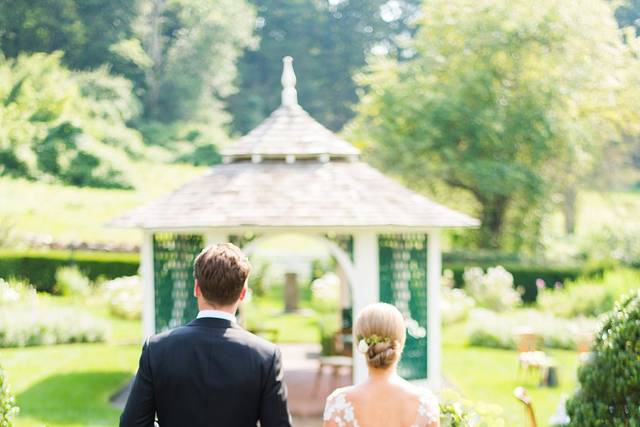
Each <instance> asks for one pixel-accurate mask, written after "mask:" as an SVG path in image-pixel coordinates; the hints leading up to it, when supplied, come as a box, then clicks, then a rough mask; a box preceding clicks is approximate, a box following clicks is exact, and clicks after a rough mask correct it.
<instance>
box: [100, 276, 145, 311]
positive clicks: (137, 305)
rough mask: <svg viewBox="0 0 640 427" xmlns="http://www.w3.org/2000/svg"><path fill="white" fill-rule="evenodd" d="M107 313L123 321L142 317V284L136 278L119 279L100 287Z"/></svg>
mask: <svg viewBox="0 0 640 427" xmlns="http://www.w3.org/2000/svg"><path fill="white" fill-rule="evenodd" d="M101 292H102V294H103V295H104V297H105V299H106V301H107V305H108V306H109V312H110V313H111V314H112V315H114V316H116V317H120V318H123V319H140V318H141V316H142V284H141V283H140V278H139V277H138V276H130V277H120V278H118V279H114V280H111V281H108V282H105V283H103V284H102V286H101Z"/></svg>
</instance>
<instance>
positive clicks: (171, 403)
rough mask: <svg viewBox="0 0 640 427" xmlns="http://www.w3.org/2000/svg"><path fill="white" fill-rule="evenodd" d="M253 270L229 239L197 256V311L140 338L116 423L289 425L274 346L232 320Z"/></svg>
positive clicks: (164, 426)
mask: <svg viewBox="0 0 640 427" xmlns="http://www.w3.org/2000/svg"><path fill="white" fill-rule="evenodd" d="M250 270H251V265H250V264H249V261H248V260H247V258H246V256H245V255H244V254H243V253H242V252H241V251H240V249H238V248H237V247H236V246H234V245H232V244H230V243H221V244H217V245H211V246H209V247H207V248H205V249H204V250H203V251H202V252H201V253H200V255H198V257H197V258H196V260H195V263H194V268H193V272H194V276H195V287H194V294H195V297H196V298H197V299H198V308H199V309H200V312H199V313H198V318H197V319H195V320H193V321H191V322H190V323H188V324H187V325H185V326H182V327H179V328H176V329H173V330H171V331H167V332H164V333H161V334H158V335H155V336H152V337H151V338H149V339H148V340H147V341H146V342H145V344H144V346H143V347H142V355H141V356H140V366H139V367H138V373H137V374H136V378H135V380H134V382H133V387H132V390H131V394H130V395H129V399H128V401H127V405H126V406H125V408H124V412H123V413H122V416H121V417H120V426H121V427H130V426H136V427H137V426H149V427H151V426H153V423H154V419H155V417H156V416H157V422H158V423H159V424H160V427H183V426H190V427H199V426H207V427H211V426H220V427H236V426H237V427H255V425H256V423H257V422H258V421H260V426H261V427H290V426H291V421H290V417H289V412H288V410H287V392H286V389H285V385H284V382H283V374H282V362H281V359H280V351H279V350H278V347H276V346H275V345H273V344H271V343H269V342H267V341H265V340H263V339H261V338H258V337H256V336H254V335H252V334H250V333H249V332H247V331H245V330H244V329H242V328H241V327H240V326H238V324H237V323H236V319H235V312H236V310H237V309H238V306H239V305H240V302H241V301H242V300H243V299H244V297H245V295H246V292H247V288H246V281H247V276H248V275H249V271H250Z"/></svg>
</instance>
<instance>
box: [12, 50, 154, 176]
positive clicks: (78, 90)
mask: <svg viewBox="0 0 640 427" xmlns="http://www.w3.org/2000/svg"><path fill="white" fill-rule="evenodd" d="M61 56H62V55H61V53H53V54H44V53H37V54H33V55H27V54H21V55H19V56H18V57H17V58H15V59H9V60H5V59H4V58H2V57H0V176H2V175H9V176H17V177H21V178H29V179H46V180H54V181H60V182H63V183H66V184H72V185H78V186H94V187H111V188H114V187H117V188H130V187H132V186H133V183H132V182H131V181H130V180H129V177H128V176H127V173H126V168H127V164H128V161H129V158H130V156H134V155H139V154H140V150H141V144H142V143H141V139H140V135H139V134H138V133H137V132H136V131H135V130H133V129H131V128H128V127H127V125H126V121H127V120H128V119H129V118H130V117H131V116H132V115H134V114H135V110H136V107H135V106H136V100H135V98H133V97H132V95H131V89H132V87H131V83H130V82H129V81H128V80H126V79H124V78H118V77H112V76H110V75H109V74H108V73H107V72H106V71H105V70H95V71H91V72H72V71H70V70H69V69H67V68H66V67H64V66H63V65H61ZM125 152H126V153H129V154H130V156H127V155H126V154H125Z"/></svg>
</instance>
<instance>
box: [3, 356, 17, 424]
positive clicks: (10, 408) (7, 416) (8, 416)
mask: <svg viewBox="0 0 640 427" xmlns="http://www.w3.org/2000/svg"><path fill="white" fill-rule="evenodd" d="M17 414H18V407H17V406H16V401H15V398H14V397H13V395H12V394H11V390H10V389H9V384H8V383H7V378H6V376H5V375H4V371H3V370H2V368H0V427H11V426H12V425H13V418H14V417H15V416H16V415H17Z"/></svg>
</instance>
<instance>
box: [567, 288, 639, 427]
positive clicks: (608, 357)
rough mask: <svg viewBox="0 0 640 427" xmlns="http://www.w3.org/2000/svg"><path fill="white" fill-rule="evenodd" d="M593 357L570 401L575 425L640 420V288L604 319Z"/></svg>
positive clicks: (617, 424) (618, 425) (629, 423)
mask: <svg viewBox="0 0 640 427" xmlns="http://www.w3.org/2000/svg"><path fill="white" fill-rule="evenodd" d="M592 351H593V358H592V360H591V361H590V362H589V363H587V364H586V365H584V366H583V367H581V368H580V369H579V371H578V380H579V381H580V389H579V390H578V391H577V392H576V394H575V395H574V396H573V397H572V398H571V399H570V400H569V401H568V402H567V412H568V414H569V417H570V418H571V424H570V425H572V426H581V427H582V426H584V427H591V426H593V427H596V426H604V425H606V426H613V427H623V426H624V427H627V426H634V425H637V420H640V363H639V360H640V292H639V291H636V292H634V293H632V294H631V295H630V296H629V297H627V298H625V299H623V300H622V301H621V302H620V304H619V305H618V306H617V307H616V309H615V311H614V312H612V313H611V314H610V315H609V317H608V318H607V320H606V321H605V322H604V324H603V326H602V329H601V330H600V332H599V334H598V336H597V338H596V341H595V344H594V345H593V348H592Z"/></svg>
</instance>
